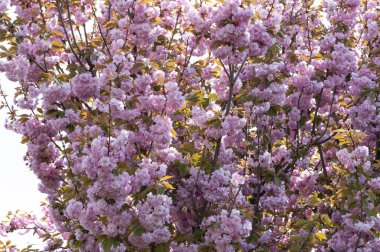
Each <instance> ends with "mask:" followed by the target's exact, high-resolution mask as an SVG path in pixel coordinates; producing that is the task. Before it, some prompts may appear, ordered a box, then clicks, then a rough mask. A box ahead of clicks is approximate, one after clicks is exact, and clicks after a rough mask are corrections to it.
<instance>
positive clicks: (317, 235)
mask: <svg viewBox="0 0 380 252" xmlns="http://www.w3.org/2000/svg"><path fill="white" fill-rule="evenodd" d="M314 236H315V238H317V239H318V240H319V241H324V240H327V237H326V235H325V234H324V233H322V232H316V233H315V234H314Z"/></svg>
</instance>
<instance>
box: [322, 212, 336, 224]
mask: <svg viewBox="0 0 380 252" xmlns="http://www.w3.org/2000/svg"><path fill="white" fill-rule="evenodd" d="M321 220H322V222H323V223H325V224H326V225H328V226H329V227H333V226H334V223H333V222H332V220H331V219H330V217H329V216H328V215H327V214H322V216H321Z"/></svg>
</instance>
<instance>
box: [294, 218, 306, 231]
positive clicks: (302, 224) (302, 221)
mask: <svg viewBox="0 0 380 252" xmlns="http://www.w3.org/2000/svg"><path fill="white" fill-rule="evenodd" d="M309 223H310V222H309V221H308V220H305V219H299V220H297V221H296V223H294V224H293V227H294V228H296V229H299V228H303V227H306V226H307V225H308V224H309Z"/></svg>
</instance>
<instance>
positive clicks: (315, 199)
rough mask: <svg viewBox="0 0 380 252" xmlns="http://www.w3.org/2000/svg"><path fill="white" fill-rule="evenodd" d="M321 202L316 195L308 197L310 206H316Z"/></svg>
mask: <svg viewBox="0 0 380 252" xmlns="http://www.w3.org/2000/svg"><path fill="white" fill-rule="evenodd" d="M321 202H322V200H321V199H320V198H319V197H318V194H317V193H313V194H312V195H310V196H309V200H308V204H309V205H310V206H318V205H319V204H320V203H321Z"/></svg>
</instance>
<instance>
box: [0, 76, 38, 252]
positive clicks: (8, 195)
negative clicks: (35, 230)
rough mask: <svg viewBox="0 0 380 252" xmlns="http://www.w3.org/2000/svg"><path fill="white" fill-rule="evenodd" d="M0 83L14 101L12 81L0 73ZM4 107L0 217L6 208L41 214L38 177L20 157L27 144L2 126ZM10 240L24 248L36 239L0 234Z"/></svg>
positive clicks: (0, 142) (0, 117)
mask: <svg viewBox="0 0 380 252" xmlns="http://www.w3.org/2000/svg"><path fill="white" fill-rule="evenodd" d="M0 85H1V87H2V89H3V90H4V91H5V92H6V93H7V95H9V96H8V97H7V98H8V101H12V100H13V93H14V91H13V89H14V88H15V87H16V84H15V83H12V82H10V81H8V80H7V79H6V78H5V75H4V74H3V73H0ZM6 112H7V111H6V109H5V108H4V109H2V110H0V220H3V219H5V216H6V214H7V213H8V211H16V210H17V209H19V210H22V211H28V212H30V211H32V212H33V213H35V214H37V216H41V215H42V212H41V210H40V203H41V201H44V199H45V197H44V195H43V194H42V193H40V192H39V191H38V179H37V178H36V176H35V175H34V174H33V172H32V171H31V170H30V169H29V168H28V167H27V166H26V165H25V162H24V160H23V157H24V155H25V153H26V145H24V144H21V135H18V134H16V133H14V132H12V131H10V130H7V129H5V127H4V123H5V119H6V117H7V115H6ZM9 239H10V240H11V241H12V244H15V245H18V246H20V248H22V247H26V246H27V245H28V244H30V243H33V244H36V243H38V241H37V240H36V239H34V238H33V237H32V236H31V235H27V236H22V235H18V234H16V235H12V236H10V237H8V238H4V237H1V236H0V240H1V241H6V240H9Z"/></svg>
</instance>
